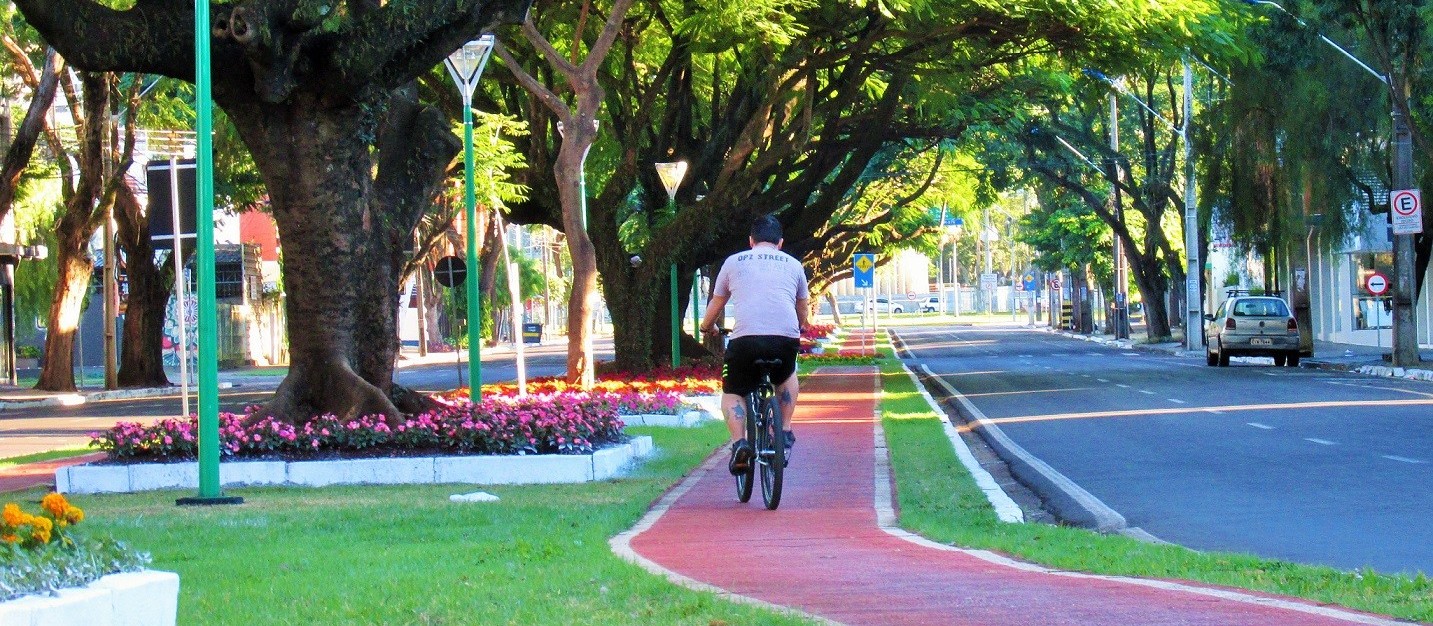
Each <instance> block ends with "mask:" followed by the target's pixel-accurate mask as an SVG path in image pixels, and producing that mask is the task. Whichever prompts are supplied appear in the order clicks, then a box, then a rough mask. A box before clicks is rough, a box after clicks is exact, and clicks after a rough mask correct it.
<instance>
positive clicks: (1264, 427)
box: [1248, 422, 1274, 430]
mask: <svg viewBox="0 0 1433 626" xmlns="http://www.w3.org/2000/svg"><path fill="white" fill-rule="evenodd" d="M1248 424H1249V425H1250V426H1253V427H1254V428H1258V429H1260V430H1274V427H1273V426H1270V425H1268V424H1260V423H1259V422H1249V423H1248Z"/></svg>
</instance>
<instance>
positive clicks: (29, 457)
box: [0, 448, 95, 469]
mask: <svg viewBox="0 0 1433 626" xmlns="http://www.w3.org/2000/svg"><path fill="white" fill-rule="evenodd" d="M94 451H95V450H94V449H93V448H64V449H61V450H49V451H46V452H36V453H34V454H23V455H20V456H12V457H9V458H5V459H0V469H5V468H7V467H15V466H16V465H24V464H26V463H41V462H44V461H54V460H56V459H68V458H70V457H75V456H81V455H85V454H89V453H91V452H94Z"/></svg>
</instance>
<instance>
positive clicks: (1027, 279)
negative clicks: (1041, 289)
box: [1020, 273, 1036, 291]
mask: <svg viewBox="0 0 1433 626" xmlns="http://www.w3.org/2000/svg"><path fill="white" fill-rule="evenodd" d="M1020 283H1021V286H1022V287H1024V290H1025V291H1035V287H1036V285H1035V275H1034V274H1031V273H1026V274H1025V275H1024V276H1022V277H1021V278H1020Z"/></svg>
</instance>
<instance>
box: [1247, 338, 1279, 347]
mask: <svg viewBox="0 0 1433 626" xmlns="http://www.w3.org/2000/svg"><path fill="white" fill-rule="evenodd" d="M1249 343H1251V344H1253V345H1256V346H1272V345H1274V340H1273V339H1260V338H1258V337H1255V338H1254V339H1252V340H1251V341H1249Z"/></svg>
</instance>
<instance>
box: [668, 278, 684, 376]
mask: <svg viewBox="0 0 1433 626" xmlns="http://www.w3.org/2000/svg"><path fill="white" fill-rule="evenodd" d="M671 270H672V281H671V282H672V288H671V289H669V290H668V291H670V292H671V294H672V369H676V368H677V367H678V366H680V365H681V364H682V343H681V338H682V327H681V323H682V318H681V311H680V310H679V309H678V308H677V303H678V298H677V264H676V263H673V264H672V265H671Z"/></svg>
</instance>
